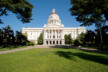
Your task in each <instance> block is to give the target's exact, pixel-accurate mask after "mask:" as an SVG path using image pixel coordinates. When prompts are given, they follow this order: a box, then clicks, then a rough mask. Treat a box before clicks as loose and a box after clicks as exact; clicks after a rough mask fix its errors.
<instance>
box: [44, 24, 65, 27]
mask: <svg viewBox="0 0 108 72" xmlns="http://www.w3.org/2000/svg"><path fill="white" fill-rule="evenodd" d="M44 27H47V28H64V25H56V24H50V25H44Z"/></svg>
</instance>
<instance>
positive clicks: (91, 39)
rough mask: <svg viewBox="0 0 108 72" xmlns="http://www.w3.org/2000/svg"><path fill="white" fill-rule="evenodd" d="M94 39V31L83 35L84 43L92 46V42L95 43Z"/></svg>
mask: <svg viewBox="0 0 108 72" xmlns="http://www.w3.org/2000/svg"><path fill="white" fill-rule="evenodd" d="M95 37H96V35H95V32H94V31H91V30H89V31H87V34H86V35H85V41H86V43H88V44H93V42H94V41H95Z"/></svg>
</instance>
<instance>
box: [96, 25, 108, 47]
mask: <svg viewBox="0 0 108 72" xmlns="http://www.w3.org/2000/svg"><path fill="white" fill-rule="evenodd" d="M95 32H96V42H97V44H100V43H101V39H100V31H99V29H96V30H95ZM101 32H102V38H103V44H104V45H107V44H108V43H107V42H108V26H104V27H102V28H101Z"/></svg>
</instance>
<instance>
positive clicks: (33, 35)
mask: <svg viewBox="0 0 108 72" xmlns="http://www.w3.org/2000/svg"><path fill="white" fill-rule="evenodd" d="M43 32H44V29H43V28H23V29H22V33H27V39H28V40H29V41H34V42H35V43H36V44H37V40H38V37H39V36H40V34H41V33H43ZM82 32H84V33H85V27H78V28H64V30H63V34H62V35H65V34H67V35H68V34H71V37H72V39H76V38H77V37H78V35H79V34H81V33H82ZM43 34H44V33H43ZM43 36H44V35H43ZM44 37H45V36H44ZM43 39H45V38H43Z"/></svg>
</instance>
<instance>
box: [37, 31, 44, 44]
mask: <svg viewBox="0 0 108 72" xmlns="http://www.w3.org/2000/svg"><path fill="white" fill-rule="evenodd" d="M38 44H39V45H41V44H43V34H42V33H41V34H40V36H39V38H38Z"/></svg>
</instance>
